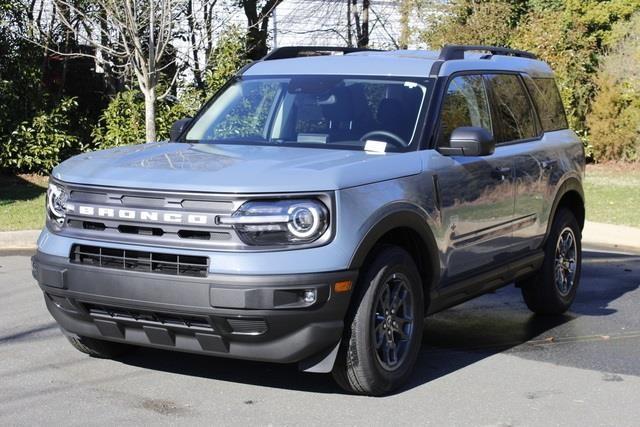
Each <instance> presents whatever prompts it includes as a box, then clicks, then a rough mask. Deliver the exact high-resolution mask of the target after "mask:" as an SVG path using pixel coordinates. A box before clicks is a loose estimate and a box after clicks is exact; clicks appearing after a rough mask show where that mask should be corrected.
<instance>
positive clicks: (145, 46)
mask: <svg viewBox="0 0 640 427" xmlns="http://www.w3.org/2000/svg"><path fill="white" fill-rule="evenodd" d="M53 1H54V4H55V5H56V6H57V9H58V11H60V10H63V11H66V13H59V16H58V18H59V19H60V21H61V22H62V24H63V25H64V26H65V27H66V29H67V30H68V31H70V32H71V33H72V34H73V36H74V37H75V39H76V40H78V43H84V44H87V45H89V46H93V47H94V49H95V54H94V55H93V56H94V57H95V58H96V60H97V61H98V62H99V63H100V62H102V55H104V56H107V57H109V58H112V59H114V60H119V62H120V64H122V65H120V67H121V69H122V70H123V71H124V70H130V71H132V72H133V74H134V75H135V78H136V80H137V83H138V88H139V89H140V92H141V93H142V94H143V96H144V99H145V135H146V139H147V141H155V140H156V111H155V108H156V101H157V99H158V94H157V93H156V90H157V86H158V83H159V81H160V74H161V72H162V71H163V70H164V69H166V68H168V67H169V66H171V65H173V62H174V59H172V58H170V57H169V54H170V52H171V50H172V46H171V42H172V41H173V40H174V36H175V33H176V31H177V25H176V22H177V13H178V11H179V10H180V8H179V7H178V6H179V5H180V3H182V2H183V1H184V0H123V1H118V0H93V1H92V2H89V3H86V2H79V1H72V0H53ZM79 22H80V23H81V25H79V24H78V23H79ZM63 53H65V52H63ZM85 55H86V54H85ZM108 65H112V66H114V65H115V66H118V64H113V63H110V64H108ZM174 77H175V76H174Z"/></svg>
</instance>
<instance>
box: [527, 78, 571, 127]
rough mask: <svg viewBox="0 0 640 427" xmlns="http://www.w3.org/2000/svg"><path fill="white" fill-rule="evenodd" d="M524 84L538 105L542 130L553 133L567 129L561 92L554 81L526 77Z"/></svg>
mask: <svg viewBox="0 0 640 427" xmlns="http://www.w3.org/2000/svg"><path fill="white" fill-rule="evenodd" d="M524 82H525V84H526V85H527V88H528V89H529V93H530V94H531V98H533V102H534V104H535V105H536V109H537V110H538V115H539V116H540V122H541V123H542V129H544V130H545V131H548V132H549V131H553V130H559V129H566V128H567V127H568V125H567V117H566V116H565V114H564V107H563V106H562V99H561V98H560V92H559V91H558V87H557V86H556V82H555V80H553V79H542V78H536V79H532V78H531V77H528V76H527V77H525V78H524Z"/></svg>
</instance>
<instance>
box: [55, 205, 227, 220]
mask: <svg viewBox="0 0 640 427" xmlns="http://www.w3.org/2000/svg"><path fill="white" fill-rule="evenodd" d="M67 209H68V210H69V211H72V212H73V211H76V212H77V214H78V215H81V216H89V217H94V218H113V219H123V220H134V221H135V220H139V221H146V222H157V223H169V224H192V225H214V224H215V217H216V216H215V215H209V214H194V213H190V214H183V213H180V212H158V211H148V210H141V209H121V208H107V207H95V206H84V205H78V207H77V210H76V209H75V207H74V206H73V205H71V206H68V208H67Z"/></svg>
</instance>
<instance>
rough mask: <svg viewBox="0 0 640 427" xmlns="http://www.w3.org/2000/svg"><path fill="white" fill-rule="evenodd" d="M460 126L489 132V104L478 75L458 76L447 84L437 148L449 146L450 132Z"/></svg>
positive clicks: (480, 77)
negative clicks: (483, 129)
mask: <svg viewBox="0 0 640 427" xmlns="http://www.w3.org/2000/svg"><path fill="white" fill-rule="evenodd" d="M462 126H475V127H482V128H485V129H487V130H488V131H489V132H491V114H490V112H489V102H488V101H487V93H486V91H485V87H484V81H483V79H482V76H480V75H469V76H458V77H455V78H453V79H452V80H451V82H449V87H448V88H447V93H446V95H445V98H444V101H443V104H442V115H441V118H440V137H439V140H438V146H439V147H447V146H449V139H450V138H451V132H453V131H454V130H455V129H456V128H459V127H462Z"/></svg>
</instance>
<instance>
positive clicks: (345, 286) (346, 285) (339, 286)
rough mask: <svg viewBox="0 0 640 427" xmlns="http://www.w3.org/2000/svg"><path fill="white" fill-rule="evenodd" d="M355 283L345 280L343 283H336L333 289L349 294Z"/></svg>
mask: <svg viewBox="0 0 640 427" xmlns="http://www.w3.org/2000/svg"><path fill="white" fill-rule="evenodd" d="M352 285H353V283H352V282H351V280H343V281H342V282H336V284H335V285H334V286H333V289H334V290H335V291H336V292H337V293H338V292H349V291H350V290H351V286H352Z"/></svg>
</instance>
